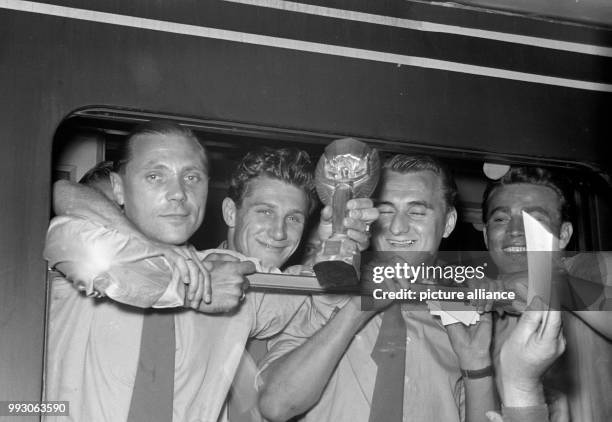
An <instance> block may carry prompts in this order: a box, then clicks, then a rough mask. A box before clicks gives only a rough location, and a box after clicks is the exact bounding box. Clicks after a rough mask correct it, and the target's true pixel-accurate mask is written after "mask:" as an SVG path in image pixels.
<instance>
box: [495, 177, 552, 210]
mask: <svg viewBox="0 0 612 422" xmlns="http://www.w3.org/2000/svg"><path fill="white" fill-rule="evenodd" d="M497 207H507V208H526V207H542V208H550V209H557V210H560V209H561V198H559V195H558V194H557V193H556V192H555V191H554V190H553V189H552V188H550V187H548V186H544V185H536V184H532V183H513V184H510V185H502V186H500V187H498V188H496V189H495V190H494V191H493V192H492V194H491V196H490V197H489V209H491V210H493V209H494V208H497Z"/></svg>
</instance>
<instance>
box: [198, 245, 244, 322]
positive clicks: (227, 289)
mask: <svg viewBox="0 0 612 422" xmlns="http://www.w3.org/2000/svg"><path fill="white" fill-rule="evenodd" d="M218 255H219V254H212V255H209V256H208V257H207V258H206V260H205V261H203V265H204V266H205V267H206V268H207V269H208V271H209V272H210V279H211V283H212V286H213V287H212V300H211V302H210V303H201V304H200V306H199V308H198V310H199V311H200V312H205V313H221V312H229V311H232V310H234V309H235V308H236V307H238V306H239V305H240V304H241V303H242V301H243V300H244V298H245V293H244V292H245V290H246V289H247V288H248V287H249V281H248V280H247V278H246V277H245V276H246V275H247V274H252V273H254V272H255V264H253V263H252V262H251V261H242V262H231V261H230V260H229V259H230V258H231V259H235V258H234V257H231V256H229V255H224V257H225V258H222V260H216V261H215V260H209V259H214V258H215V257H217V258H219V257H218Z"/></svg>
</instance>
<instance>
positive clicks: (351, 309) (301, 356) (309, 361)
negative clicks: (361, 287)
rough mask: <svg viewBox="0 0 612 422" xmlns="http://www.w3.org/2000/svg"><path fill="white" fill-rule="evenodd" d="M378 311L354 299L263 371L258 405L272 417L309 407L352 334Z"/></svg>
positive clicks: (284, 416)
mask: <svg viewBox="0 0 612 422" xmlns="http://www.w3.org/2000/svg"><path fill="white" fill-rule="evenodd" d="M374 313H375V312H363V311H361V310H360V305H359V300H358V299H355V298H353V299H351V300H350V301H349V302H348V303H347V304H346V305H345V306H344V307H343V308H342V309H341V310H340V311H339V312H338V313H337V314H336V315H335V316H334V317H333V318H332V319H331V320H330V321H329V322H328V323H327V324H326V325H325V326H324V327H323V328H321V329H320V330H319V331H318V332H317V333H316V334H315V335H314V336H312V337H311V338H309V339H308V340H307V341H306V342H305V343H304V344H302V345H301V346H299V347H298V348H296V349H295V350H293V351H292V352H290V353H288V354H286V355H285V356H282V357H281V358H279V359H278V360H276V361H274V362H272V363H271V364H270V365H269V366H268V367H267V368H266V369H264V371H263V372H262V374H261V379H262V388H261V389H260V393H259V407H260V411H261V413H262V415H263V416H264V417H265V418H266V419H269V420H271V421H285V420H287V419H289V418H291V417H293V416H296V415H299V414H301V413H304V412H305V411H307V410H308V409H310V408H311V407H312V406H313V405H314V404H315V403H316V402H317V401H318V400H319V398H320V397H321V394H322V392H323V389H324V388H325V386H326V385H327V382H328V381H329V379H330V378H331V376H332V374H333V371H334V369H335V367H336V365H337V364H338V362H339V361H340V359H341V358H342V356H343V354H344V352H345V351H346V349H347V347H348V345H349V344H350V342H351V340H352V339H353V336H354V335H355V334H356V333H357V332H358V331H359V329H360V328H361V327H362V326H363V325H364V324H365V323H366V322H367V321H368V320H369V319H370V318H371V317H372V316H373V315H374Z"/></svg>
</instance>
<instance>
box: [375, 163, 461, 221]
mask: <svg viewBox="0 0 612 422" xmlns="http://www.w3.org/2000/svg"><path fill="white" fill-rule="evenodd" d="M382 167H383V169H385V170H391V171H394V172H396V173H400V174H407V173H416V172H419V171H427V170H429V171H432V172H434V173H435V174H437V175H438V176H439V177H440V185H441V186H442V196H443V198H444V202H446V207H447V209H449V210H450V209H451V208H454V207H455V202H456V200H457V184H456V183H455V179H454V178H453V175H452V174H451V172H450V170H449V169H448V167H446V166H445V165H444V164H442V163H441V162H440V161H438V160H437V159H435V158H433V157H430V156H428V155H404V154H397V155H394V156H392V157H391V158H388V159H387V160H385V162H384V163H383V166H382ZM383 177H384V176H383Z"/></svg>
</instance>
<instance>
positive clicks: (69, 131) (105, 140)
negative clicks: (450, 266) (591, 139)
mask: <svg viewBox="0 0 612 422" xmlns="http://www.w3.org/2000/svg"><path fill="white" fill-rule="evenodd" d="M155 118H168V119H172V120H174V121H177V122H179V123H181V124H183V125H185V126H187V127H189V128H190V129H192V130H193V131H194V132H195V134H196V135H197V137H198V139H199V140H200V141H201V142H202V143H203V144H204V145H205V146H206V149H207V151H208V154H209V161H210V163H211V172H210V173H211V174H210V176H211V178H210V183H209V193H208V200H207V204H206V215H205V218H204V223H203V224H202V226H201V227H200V229H199V230H198V231H197V232H196V233H195V234H194V236H193V238H192V239H191V242H192V243H193V244H194V246H196V247H197V248H198V249H207V248H214V247H217V246H218V245H219V244H220V243H221V242H222V241H223V240H225V238H226V235H227V233H226V228H225V223H224V221H223V218H222V214H221V202H222V201H223V198H224V197H225V196H226V192H227V187H228V180H229V178H230V175H231V172H232V170H233V169H234V168H236V165H237V163H238V161H239V160H240V159H241V158H242V157H243V155H244V154H245V153H246V152H247V151H249V150H252V149H256V148H258V147H262V146H268V147H273V148H278V147H297V148H301V149H304V150H306V151H307V152H308V153H309V154H310V155H311V157H312V158H313V160H314V161H315V162H316V160H318V158H319V157H320V155H321V154H322V152H323V149H324V147H325V146H326V145H327V144H328V143H329V142H331V140H333V139H337V138H341V137H344V136H345V135H341V134H329V133H312V132H305V131H296V130H288V129H284V128H270V127H256V126H251V125H245V124H237V123H232V122H216V121H210V120H204V119H198V118H193V117H185V116H174V115H165V114H158V113H146V112H138V111H130V110H125V109H111V108H96V107H91V108H87V109H81V110H78V111H77V112H75V113H73V114H72V115H71V116H69V117H68V118H66V119H65V120H64V121H63V122H62V124H61V125H60V127H59V128H58V129H57V131H56V134H55V138H54V149H53V166H52V168H53V180H54V181H55V180H57V179H59V178H64V179H70V180H72V181H75V182H76V181H78V180H79V179H80V178H81V177H82V175H83V174H84V173H85V172H86V171H87V170H88V169H89V168H91V167H93V165H95V164H96V163H97V162H99V161H103V160H108V161H113V160H115V159H116V158H117V154H118V151H119V146H120V145H121V144H122V143H123V142H124V141H125V138H126V136H127V134H128V133H129V132H130V131H131V130H132V128H133V127H135V126H136V125H137V124H139V123H142V122H143V121H147V120H150V119H155ZM359 139H361V140H364V141H366V142H368V143H370V144H372V145H373V146H375V147H376V148H378V149H379V150H380V151H381V154H382V156H383V157H386V156H389V155H391V154H396V153H404V154H415V153H418V154H423V153H425V154H429V155H433V156H435V157H437V158H439V159H440V160H441V161H443V162H444V163H446V164H447V165H448V166H449V167H450V169H451V171H452V172H453V175H454V177H455V179H456V182H457V185H458V203H457V211H458V214H459V219H458V222H457V226H456V228H455V230H454V232H453V234H452V235H451V236H450V237H449V238H448V239H444V240H443V242H442V245H441V250H446V251H484V250H485V245H484V241H483V235H482V217H481V206H480V204H481V200H482V194H483V192H484V189H485V186H486V184H487V178H486V176H485V175H484V173H483V163H484V162H485V161H489V162H490V161H493V162H495V161H497V162H500V163H506V164H509V163H510V164H520V165H525V164H527V165H534V163H533V162H528V161H527V162H524V161H521V160H517V159H514V160H511V159H509V158H508V157H495V156H491V154H490V153H487V152H485V151H478V149H477V148H474V149H473V150H470V151H449V150H448V149H442V148H440V149H436V148H435V147H427V148H424V147H423V146H421V145H418V144H417V143H412V142H406V141H402V140H377V139H364V138H359ZM537 164H538V165H541V166H545V167H551V168H553V169H554V170H556V171H557V172H559V173H561V174H562V175H563V176H564V177H565V178H566V179H567V180H569V181H571V188H572V195H573V199H574V201H575V202H576V207H575V213H574V221H573V224H574V233H575V235H574V236H573V238H572V241H571V243H570V244H569V245H568V250H576V251H578V250H596V249H601V248H602V247H605V246H606V245H610V244H611V243H612V239H610V238H609V235H606V234H605V233H610V232H611V231H610V230H608V231H607V232H602V230H601V228H602V227H603V228H605V227H607V228H610V224H611V223H610V221H608V220H606V219H605V218H603V217H602V215H603V216H605V215H610V213H609V211H610V209H611V206H610V194H609V192H610V187H609V185H607V184H606V183H604V182H603V181H602V179H601V178H600V177H598V176H597V175H595V174H593V173H590V172H589V171H587V170H585V169H584V168H580V167H578V166H574V167H572V166H570V165H562V166H560V165H559V163H555V162H547V161H545V160H544V161H540V162H538V163H537ZM606 210H607V211H608V213H607V214H606ZM313 218H316V216H314V217H313ZM299 255H300V251H298V252H297V253H296V254H295V256H296V257H297V256H299Z"/></svg>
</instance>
